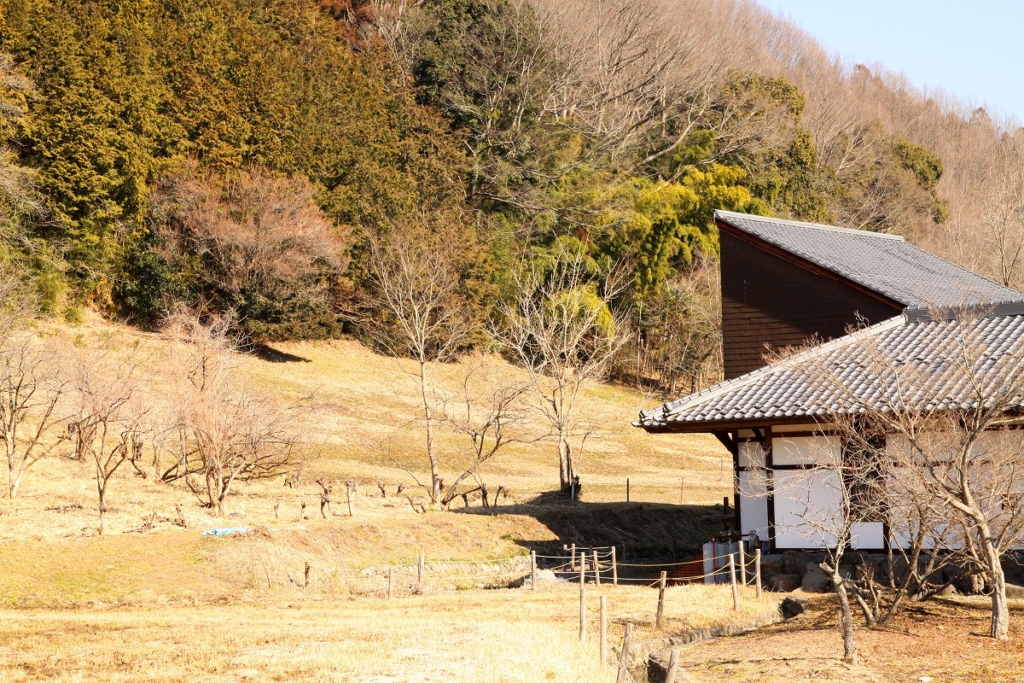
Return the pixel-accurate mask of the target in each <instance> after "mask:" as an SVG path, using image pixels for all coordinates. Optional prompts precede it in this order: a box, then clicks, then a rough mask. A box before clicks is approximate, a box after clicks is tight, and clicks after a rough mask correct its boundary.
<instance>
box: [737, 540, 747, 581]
mask: <svg viewBox="0 0 1024 683" xmlns="http://www.w3.org/2000/svg"><path fill="white" fill-rule="evenodd" d="M737 545H738V546H739V549H740V550H739V561H740V585H741V586H746V585H747V554H746V553H745V552H744V551H743V539H742V538H741V539H740V542H739V543H738V544H737Z"/></svg>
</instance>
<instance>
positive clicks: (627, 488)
mask: <svg viewBox="0 0 1024 683" xmlns="http://www.w3.org/2000/svg"><path fill="white" fill-rule="evenodd" d="M626 502H627V503H628V502H629V477H626Z"/></svg>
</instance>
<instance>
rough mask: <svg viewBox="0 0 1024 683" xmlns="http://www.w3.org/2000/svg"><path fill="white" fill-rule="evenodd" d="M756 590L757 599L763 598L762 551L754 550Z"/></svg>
mask: <svg viewBox="0 0 1024 683" xmlns="http://www.w3.org/2000/svg"><path fill="white" fill-rule="evenodd" d="M754 588H755V590H756V591H757V597H758V598H760V597H761V549H760V548H757V549H756V550H754Z"/></svg>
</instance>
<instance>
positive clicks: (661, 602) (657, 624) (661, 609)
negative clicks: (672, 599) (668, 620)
mask: <svg viewBox="0 0 1024 683" xmlns="http://www.w3.org/2000/svg"><path fill="white" fill-rule="evenodd" d="M667 575H668V573H667V572H662V573H661V578H660V579H659V580H658V616H657V617H656V618H655V620H654V628H656V629H659V630H660V629H661V620H662V618H663V617H664V616H665V578H666V577H667Z"/></svg>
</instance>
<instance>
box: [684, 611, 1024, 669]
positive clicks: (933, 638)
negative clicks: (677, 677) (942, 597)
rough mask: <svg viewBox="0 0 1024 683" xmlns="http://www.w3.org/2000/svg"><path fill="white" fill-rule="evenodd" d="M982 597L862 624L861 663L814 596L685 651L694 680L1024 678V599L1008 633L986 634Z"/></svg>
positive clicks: (859, 639) (859, 634)
mask: <svg viewBox="0 0 1024 683" xmlns="http://www.w3.org/2000/svg"><path fill="white" fill-rule="evenodd" d="M987 607H988V605H987V603H986V602H985V601H984V600H983V599H982V600H970V601H968V600H960V601H957V602H953V601H943V602H935V601H933V602H929V603H926V604H925V605H914V606H912V607H911V608H910V609H908V610H907V611H905V612H904V613H903V614H902V615H901V616H900V617H898V618H897V620H896V621H895V623H893V624H892V625H891V626H890V627H889V628H886V629H884V630H881V629H880V630H868V629H859V630H858V631H857V643H858V648H859V650H860V654H861V656H862V660H863V661H862V662H861V664H860V665H859V666H850V665H847V664H844V663H843V662H842V661H840V657H841V656H842V640H841V639H840V634H839V630H838V628H837V624H836V619H835V612H834V609H833V606H832V602H831V600H828V599H824V600H821V599H819V600H816V601H813V602H812V603H811V605H810V608H809V609H808V611H807V613H805V614H803V615H801V616H800V617H797V618H796V619H793V620H792V621H790V622H787V623H785V624H779V625H777V626H773V627H769V628H766V629H763V630H761V631H758V632H756V633H750V634H747V635H744V636H738V637H735V638H723V639H719V640H715V641H712V642H710V643H706V644H702V645H697V646H694V647H691V648H687V649H684V650H682V651H681V653H680V655H681V658H680V665H681V666H682V667H683V668H684V670H685V671H686V672H687V674H688V675H689V677H690V679H691V681H692V682H693V683H710V682H711V681H714V682H715V683H724V682H726V681H728V682H730V683H732V682H739V681H751V682H753V681H757V682H758V683H761V682H765V683H767V682H776V681H778V682H782V681H787V682H788V681H798V680H800V681H803V680H810V681H844V682H849V683H869V682H870V683H875V682H881V681H884V682H886V683H888V682H889V681H908V682H919V683H953V682H957V683H961V682H962V683H997V682H999V683H1003V682H1006V683H1009V682H1011V681H1013V682H1015V683H1016V682H1020V681H1024V603H1020V602H1018V603H1017V605H1016V606H1015V608H1014V609H1013V615H1012V617H1011V619H1012V622H1011V639H1010V640H1009V641H1007V642H996V641H994V640H992V639H991V638H988V637H986V636H985V634H986V633H987V629H988V613H987Z"/></svg>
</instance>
